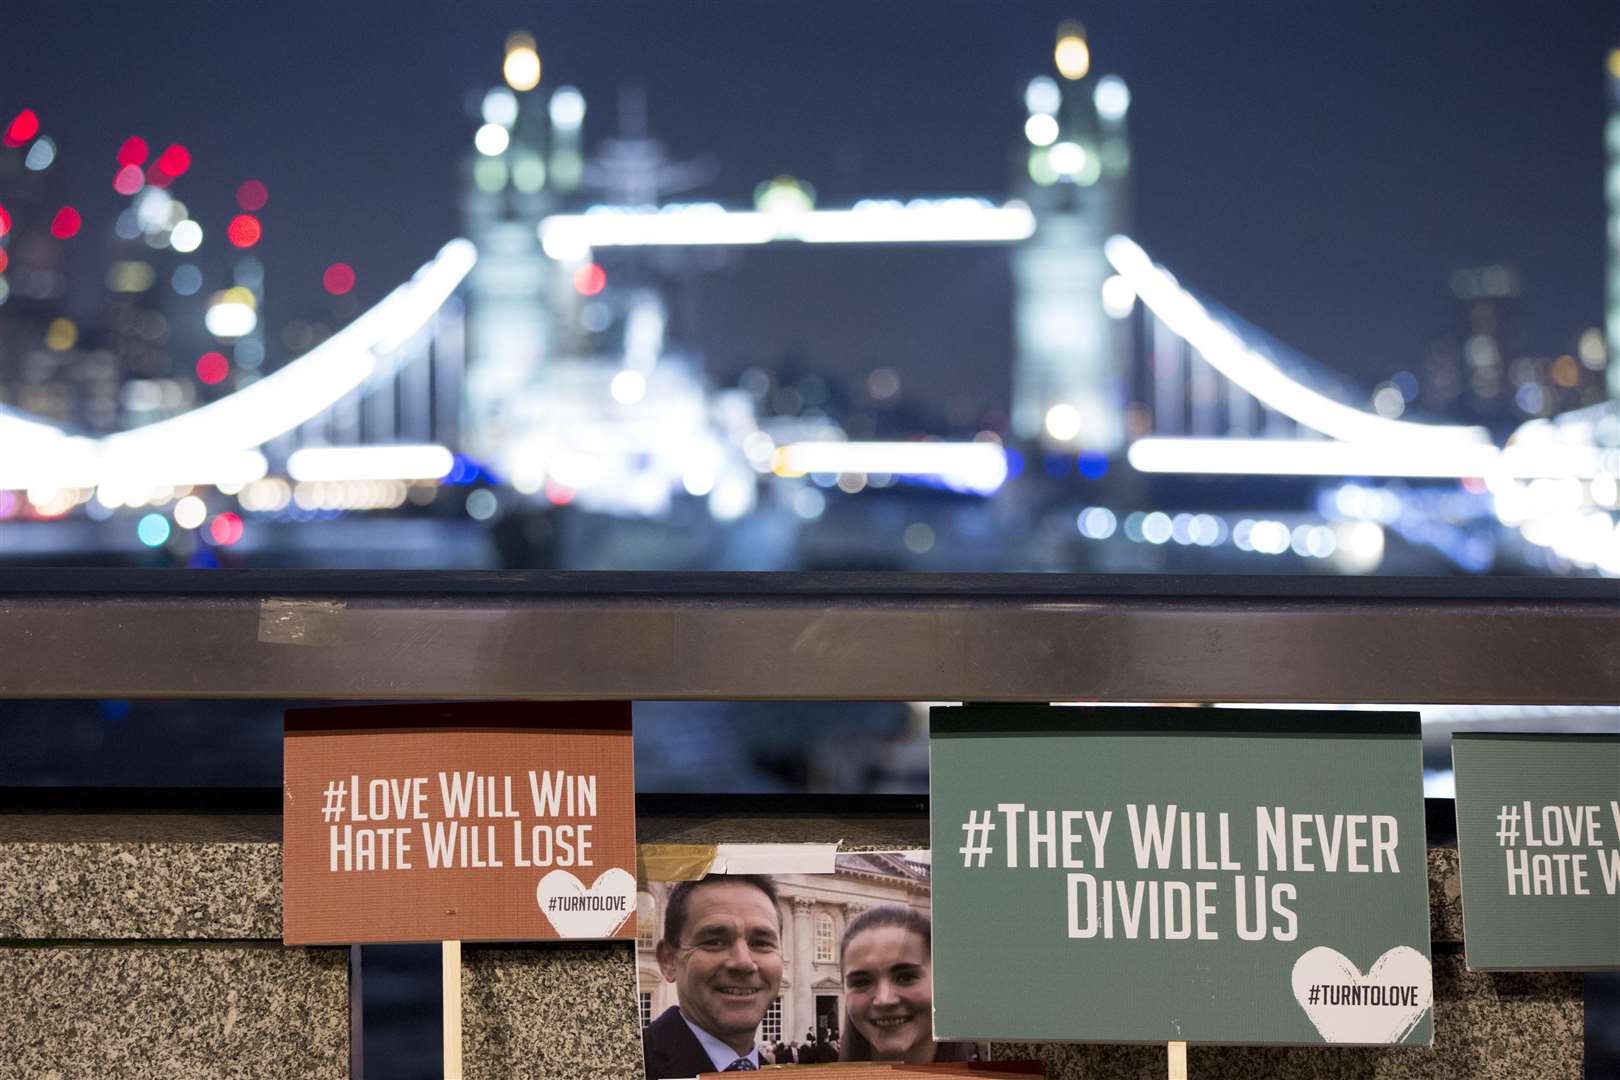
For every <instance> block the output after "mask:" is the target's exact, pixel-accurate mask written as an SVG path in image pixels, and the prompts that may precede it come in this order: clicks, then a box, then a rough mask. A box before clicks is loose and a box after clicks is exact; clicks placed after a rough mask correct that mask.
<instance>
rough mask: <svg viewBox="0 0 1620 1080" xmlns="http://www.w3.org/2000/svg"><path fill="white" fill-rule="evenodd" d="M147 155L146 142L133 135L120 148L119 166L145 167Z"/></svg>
mask: <svg viewBox="0 0 1620 1080" xmlns="http://www.w3.org/2000/svg"><path fill="white" fill-rule="evenodd" d="M146 154H147V150H146V140H145V139H143V138H141V137H140V136H139V135H131V136H130V137H129V138H127V139H125V140H124V145H123V146H120V147H119V148H118V164H120V165H145V164H146Z"/></svg>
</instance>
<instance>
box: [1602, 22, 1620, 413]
mask: <svg viewBox="0 0 1620 1080" xmlns="http://www.w3.org/2000/svg"><path fill="white" fill-rule="evenodd" d="M1607 83H1608V89H1609V122H1608V126H1607V128H1606V129H1605V131H1604V137H1603V141H1604V145H1605V146H1607V147H1608V150H1609V169H1608V176H1607V178H1606V179H1605V182H1604V185H1603V188H1604V192H1605V194H1606V196H1607V198H1608V204H1609V302H1608V314H1607V319H1606V325H1607V336H1608V350H1607V351H1608V355H1609V396H1610V397H1612V398H1616V399H1620V363H1615V362H1614V357H1615V355H1616V353H1617V351H1620V48H1617V49H1611V50H1610V51H1609V57H1608V79H1607Z"/></svg>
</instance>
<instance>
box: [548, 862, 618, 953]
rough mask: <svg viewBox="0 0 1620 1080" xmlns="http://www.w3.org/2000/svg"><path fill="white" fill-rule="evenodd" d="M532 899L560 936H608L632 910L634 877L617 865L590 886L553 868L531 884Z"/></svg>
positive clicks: (603, 872)
mask: <svg viewBox="0 0 1620 1080" xmlns="http://www.w3.org/2000/svg"><path fill="white" fill-rule="evenodd" d="M534 900H535V903H537V904H539V905H540V910H541V911H543V912H545V913H546V918H547V919H548V920H550V922H551V926H552V929H554V930H556V931H557V936H558V937H563V938H610V937H612V936H613V935H614V934H616V933H617V932H618V930H619V927H621V926H623V925H624V921H625V920H626V919H628V918H629V917H630V915H631V913H632V912H634V911H635V910H636V879H635V878H634V877H633V876H631V875H630V874H628V873H626V872H625V871H623V870H621V869H619V868H618V867H617V866H615V867H612V868H610V869H608V870H604V871H602V872H601V873H600V874H599V875H597V878H596V880H595V881H594V882H592V883H591V887H590V888H588V889H587V888H586V887H585V886H584V885H582V884H580V881H579V878H577V877H575V876H574V875H573V874H571V873H569V872H568V871H567V870H553V871H551V872H550V873H549V874H547V875H546V876H545V877H543V878H541V879H540V884H538V885H536V886H535V887H534Z"/></svg>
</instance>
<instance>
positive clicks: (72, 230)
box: [51, 206, 83, 240]
mask: <svg viewBox="0 0 1620 1080" xmlns="http://www.w3.org/2000/svg"><path fill="white" fill-rule="evenodd" d="M81 224H83V221H82V220H81V219H80V217H79V212H78V211H77V210H75V209H73V207H71V206H64V207H62V209H60V210H58V211H57V212H56V216H55V217H53V218H51V235H52V236H54V237H56V238H57V239H58V240H66V239H68V238H70V237H73V236H77V235H78V233H79V226H80V225H81Z"/></svg>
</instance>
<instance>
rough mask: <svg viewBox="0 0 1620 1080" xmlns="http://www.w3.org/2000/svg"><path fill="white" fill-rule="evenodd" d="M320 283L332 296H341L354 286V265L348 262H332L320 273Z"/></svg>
mask: <svg viewBox="0 0 1620 1080" xmlns="http://www.w3.org/2000/svg"><path fill="white" fill-rule="evenodd" d="M321 284H322V285H323V286H325V288H326V291H327V292H329V293H331V294H332V295H333V296H342V295H343V294H344V293H346V292H348V291H349V290H350V289H352V288H354V267H352V266H350V265H349V264H348V263H333V264H332V265H331V266H328V267H327V268H326V273H324V274H322V275H321Z"/></svg>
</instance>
